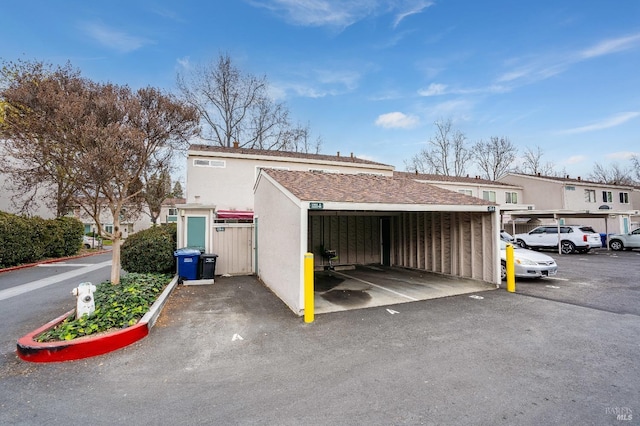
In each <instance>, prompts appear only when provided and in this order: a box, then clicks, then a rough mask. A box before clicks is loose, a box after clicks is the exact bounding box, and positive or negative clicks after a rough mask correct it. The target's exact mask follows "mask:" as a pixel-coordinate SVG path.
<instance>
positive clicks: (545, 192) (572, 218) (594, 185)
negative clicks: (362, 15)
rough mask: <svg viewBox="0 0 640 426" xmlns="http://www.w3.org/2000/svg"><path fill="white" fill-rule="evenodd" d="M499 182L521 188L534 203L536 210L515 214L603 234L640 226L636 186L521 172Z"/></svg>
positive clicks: (639, 192)
mask: <svg viewBox="0 0 640 426" xmlns="http://www.w3.org/2000/svg"><path fill="white" fill-rule="evenodd" d="M498 181H500V182H503V183H507V184H511V185H517V186H520V187H522V188H523V197H524V200H523V201H524V202H526V203H529V204H533V205H535V210H534V211H530V212H514V217H518V218H521V219H522V218H527V217H529V218H530V219H531V220H532V221H535V220H540V221H543V222H545V221H546V222H550V221H553V220H557V221H559V222H560V224H571V225H589V226H592V227H593V228H594V229H596V230H597V231H598V232H601V233H604V232H607V233H619V232H624V233H626V232H630V231H631V230H632V229H635V228H637V227H639V226H640V223H639V222H640V216H639V212H638V211H639V210H640V204H638V203H639V202H640V191H639V189H638V188H637V187H634V186H630V185H619V184H615V183H614V184H607V183H602V182H593V181H588V180H584V179H582V178H580V177H577V178H571V177H570V176H561V177H556V176H543V175H539V174H538V175H527V174H520V173H508V174H506V175H505V176H503V177H501V178H500V179H498ZM527 214H529V216H527Z"/></svg>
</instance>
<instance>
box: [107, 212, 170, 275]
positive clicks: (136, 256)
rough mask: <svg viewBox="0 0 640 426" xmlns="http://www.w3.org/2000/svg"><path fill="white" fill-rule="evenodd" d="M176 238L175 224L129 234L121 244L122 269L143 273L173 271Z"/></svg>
mask: <svg viewBox="0 0 640 426" xmlns="http://www.w3.org/2000/svg"><path fill="white" fill-rule="evenodd" d="M176 238H177V226H176V225H175V224H170V225H162V226H154V227H153V228H149V229H145V230H143V231H140V232H136V233H135V234H133V235H130V236H129V237H128V238H127V240H126V241H125V242H124V244H122V255H121V258H120V259H121V265H122V269H124V270H125V271H127V272H137V273H143V274H146V273H170V272H173V271H174V269H175V259H174V257H173V252H174V251H175V250H176Z"/></svg>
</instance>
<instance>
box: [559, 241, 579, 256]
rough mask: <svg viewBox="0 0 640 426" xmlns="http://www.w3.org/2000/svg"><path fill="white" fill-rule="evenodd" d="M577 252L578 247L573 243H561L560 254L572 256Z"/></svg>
mask: <svg viewBox="0 0 640 426" xmlns="http://www.w3.org/2000/svg"><path fill="white" fill-rule="evenodd" d="M574 251H576V246H575V244H573V243H572V242H571V241H562V242H561V243H560V252H561V253H562V254H571V253H573V252H574Z"/></svg>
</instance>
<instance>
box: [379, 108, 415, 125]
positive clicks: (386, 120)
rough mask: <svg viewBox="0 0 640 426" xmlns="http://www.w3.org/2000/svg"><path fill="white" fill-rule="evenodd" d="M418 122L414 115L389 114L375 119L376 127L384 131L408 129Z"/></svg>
mask: <svg viewBox="0 0 640 426" xmlns="http://www.w3.org/2000/svg"><path fill="white" fill-rule="evenodd" d="M419 122H420V120H419V119H418V117H416V116H414V115H406V114H403V113H401V112H389V113H387V114H382V115H380V116H378V118H377V119H376V126H379V127H384V128H385V129H393V128H401V129H410V128H412V127H415V126H417V125H418V124H419Z"/></svg>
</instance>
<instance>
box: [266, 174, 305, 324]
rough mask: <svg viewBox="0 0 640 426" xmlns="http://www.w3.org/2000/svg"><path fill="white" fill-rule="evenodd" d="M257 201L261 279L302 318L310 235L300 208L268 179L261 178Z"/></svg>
mask: <svg viewBox="0 0 640 426" xmlns="http://www.w3.org/2000/svg"><path fill="white" fill-rule="evenodd" d="M255 199H256V210H255V217H257V228H258V230H257V243H258V244H257V245H258V249H257V254H258V271H257V273H258V277H259V278H260V279H261V280H262V282H264V283H265V285H266V286H267V287H269V288H270V289H271V290H272V291H273V292H274V293H275V294H276V295H277V296H278V297H279V298H280V299H282V300H283V301H284V302H285V303H286V304H287V305H288V306H289V308H291V310H293V311H294V312H295V313H296V314H298V315H300V314H302V309H303V306H302V301H301V296H302V288H303V268H304V251H305V249H302V247H305V248H306V246H307V244H306V237H307V235H306V233H305V232H301V230H302V229H303V228H302V227H301V226H302V221H301V214H302V213H301V210H300V206H299V205H298V204H296V203H295V202H294V201H293V200H291V199H290V198H288V197H287V196H286V195H285V194H284V193H283V192H281V191H279V190H278V189H277V188H276V187H275V186H274V185H273V184H272V183H271V182H269V181H268V180H267V179H266V178H261V179H260V182H259V183H258V186H257V187H256V193H255ZM305 214H306V210H305ZM305 221H306V218H305ZM305 228H306V226H305ZM303 238H304V241H302V239H303Z"/></svg>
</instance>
